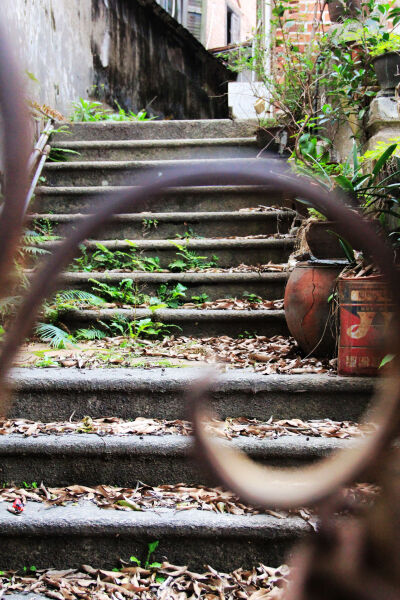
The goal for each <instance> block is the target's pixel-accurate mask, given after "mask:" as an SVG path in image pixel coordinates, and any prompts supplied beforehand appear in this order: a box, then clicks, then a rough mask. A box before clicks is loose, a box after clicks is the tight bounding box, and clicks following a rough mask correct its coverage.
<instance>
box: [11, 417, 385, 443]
mask: <svg viewBox="0 0 400 600" xmlns="http://www.w3.org/2000/svg"><path fill="white" fill-rule="evenodd" d="M208 429H209V431H210V433H212V434H214V435H217V436H218V437H221V438H226V439H228V440H230V439H233V438H235V437H239V436H246V437H257V438H259V439H264V438H278V437H282V436H299V435H303V436H307V437H324V438H325V437H329V438H339V439H349V438H355V437H363V436H365V435H367V434H369V433H372V432H373V431H374V430H375V426H374V425H372V424H361V425H360V424H357V423H353V422H351V421H331V420H330V419H321V420H312V421H303V420H302V419H278V420H274V419H272V417H271V419H269V420H268V421H266V422H263V421H258V420H257V419H247V418H245V417H237V418H232V417H231V418H228V419H226V420H225V421H217V420H216V419H213V420H211V421H210V422H209V424H208ZM69 433H88V434H96V435H102V436H104V435H140V436H142V435H173V434H175V435H184V436H189V435H191V434H192V428H191V425H190V423H189V421H183V420H181V419H175V420H173V421H166V420H162V419H150V418H146V417H137V418H136V419H135V420H134V421H126V420H124V419H121V418H119V417H103V418H100V419H92V418H91V417H84V418H83V419H82V420H81V421H72V420H71V421H57V422H52V423H51V422H50V423H42V422H39V421H29V420H28V419H3V420H0V435H9V434H22V435H23V436H25V437H30V436H37V435H40V434H47V435H51V434H53V435H54V434H55V435H63V434H69Z"/></svg>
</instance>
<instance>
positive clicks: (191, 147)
mask: <svg viewBox="0 0 400 600" xmlns="http://www.w3.org/2000/svg"><path fill="white" fill-rule="evenodd" d="M55 146H56V147H57V148H61V149H69V150H74V152H79V156H77V155H74V157H75V158H76V159H79V160H161V159H179V160H181V159H191V158H252V157H256V156H257V154H258V153H259V148H258V146H257V143H256V138H255V137H249V138H210V139H202V140H187V139H183V140H122V141H121V140H108V141H100V140H94V141H72V142H69V141H68V140H66V141H65V142H61V141H58V142H55ZM66 158H67V159H68V160H71V156H69V157H66Z"/></svg>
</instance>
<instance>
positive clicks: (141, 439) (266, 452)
mask: <svg viewBox="0 0 400 600" xmlns="http://www.w3.org/2000/svg"><path fill="white" fill-rule="evenodd" d="M219 442H221V443H222V444H227V445H228V446H233V447H234V448H237V449H239V450H242V451H243V452H246V453H247V454H249V455H250V456H252V457H256V458H263V459H269V458H274V457H282V456H284V457H298V458H311V457H321V456H325V455H326V454H327V453H330V452H332V451H333V450H338V449H341V448H350V447H351V448H353V447H355V446H357V445H358V444H359V443H360V440H359V439H358V438H347V439H340V438H335V437H322V436H321V437H317V436H316V437H312V436H307V435H297V434H296V435H281V436H279V437H266V438H257V437H255V436H253V437H252V436H247V435H241V436H238V437H234V438H233V439H231V440H229V441H228V440H227V439H226V438H223V439H221V440H219ZM192 445H193V441H192V437H191V436H188V435H180V434H169V433H164V434H161V435H152V434H140V435H137V434H114V435H112V434H105V435H99V434H98V433H88V434H85V433H71V432H67V433H65V432H64V433H60V434H51V433H50V434H48V433H39V434H35V435H32V436H26V435H24V434H20V433H5V434H3V435H1V436H0V455H1V456H3V457H6V456H10V455H13V456H16V455H22V456H23V455H25V453H27V452H29V456H30V457H31V458H32V457H33V456H35V455H41V454H45V455H48V454H49V453H51V456H52V458H53V460H56V457H57V456H60V457H62V458H65V457H67V456H69V457H74V456H82V455H83V456H85V457H89V458H90V456H93V455H96V456H98V455H107V456H108V457H109V458H110V456H111V454H112V453H115V454H117V455H126V454H128V455H132V456H139V455H145V456H147V455H152V456H163V457H166V456H169V457H174V456H181V457H186V456H187V455H188V453H189V451H190V449H191V448H192Z"/></svg>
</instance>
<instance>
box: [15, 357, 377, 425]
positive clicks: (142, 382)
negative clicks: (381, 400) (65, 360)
mask: <svg viewBox="0 0 400 600" xmlns="http://www.w3.org/2000/svg"><path fill="white" fill-rule="evenodd" d="M207 368H208V373H209V366H208V367H207ZM202 376H204V371H203V370H202V369H201V368H193V367H187V368H184V369H175V368H165V369H154V370H148V369H139V368H135V369H95V370H88V369H82V370H80V369H54V368H53V369H40V368H36V369H35V368H32V369H26V368H20V369H14V370H13V372H12V377H11V381H12V382H13V385H14V388H15V398H14V403H13V405H12V406H11V408H10V413H9V416H10V417H11V418H26V419H31V420H34V421H35V420H36V421H55V420H60V419H61V420H68V419H69V418H70V416H71V414H72V413H74V418H75V419H82V418H83V417H84V416H85V415H89V416H91V417H92V418H100V417H102V416H104V415H114V416H117V417H120V418H123V419H136V418H137V417H140V416H141V417H149V418H160V419H184V418H186V416H187V415H186V408H185V400H186V393H187V390H189V389H190V386H191V385H193V381H196V380H197V379H198V378H199V377H202ZM208 376H209V375H208ZM374 384H375V382H374V381H373V380H371V378H368V377H364V378H361V377H354V378H353V377H339V376H330V375H305V374H303V375H268V376H266V375H263V374H259V373H254V372H252V371H247V370H241V369H240V370H229V371H226V372H225V373H220V374H218V376H217V378H216V380H215V382H212V381H210V387H211V391H210V402H211V407H212V408H213V410H214V411H215V412H216V413H217V414H219V415H220V416H221V418H223V419H225V418H227V417H229V416H230V417H240V416H243V417H247V418H256V419H260V420H268V419H269V418H270V417H271V416H273V417H274V418H275V419H290V418H299V419H304V420H310V419H332V420H334V421H355V422H357V421H359V420H360V419H361V416H362V414H363V413H364V412H365V410H366V409H367V408H368V406H369V403H370V400H371V397H372V393H373V390H374Z"/></svg>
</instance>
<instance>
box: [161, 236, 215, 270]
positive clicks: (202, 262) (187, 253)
mask: <svg viewBox="0 0 400 600" xmlns="http://www.w3.org/2000/svg"><path fill="white" fill-rule="evenodd" d="M172 243H173V244H174V246H176V247H177V248H178V250H179V252H177V253H176V255H177V256H179V257H180V258H178V259H176V260H174V261H172V262H171V263H169V265H168V268H169V269H170V270H171V271H178V272H181V271H187V270H189V269H208V268H210V267H216V266H217V263H218V258H217V257H216V256H215V255H214V256H212V258H211V259H210V258H208V257H207V256H199V255H198V254H197V253H196V252H193V251H191V250H188V249H187V248H186V246H183V245H182V244H178V243H176V242H172Z"/></svg>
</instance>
